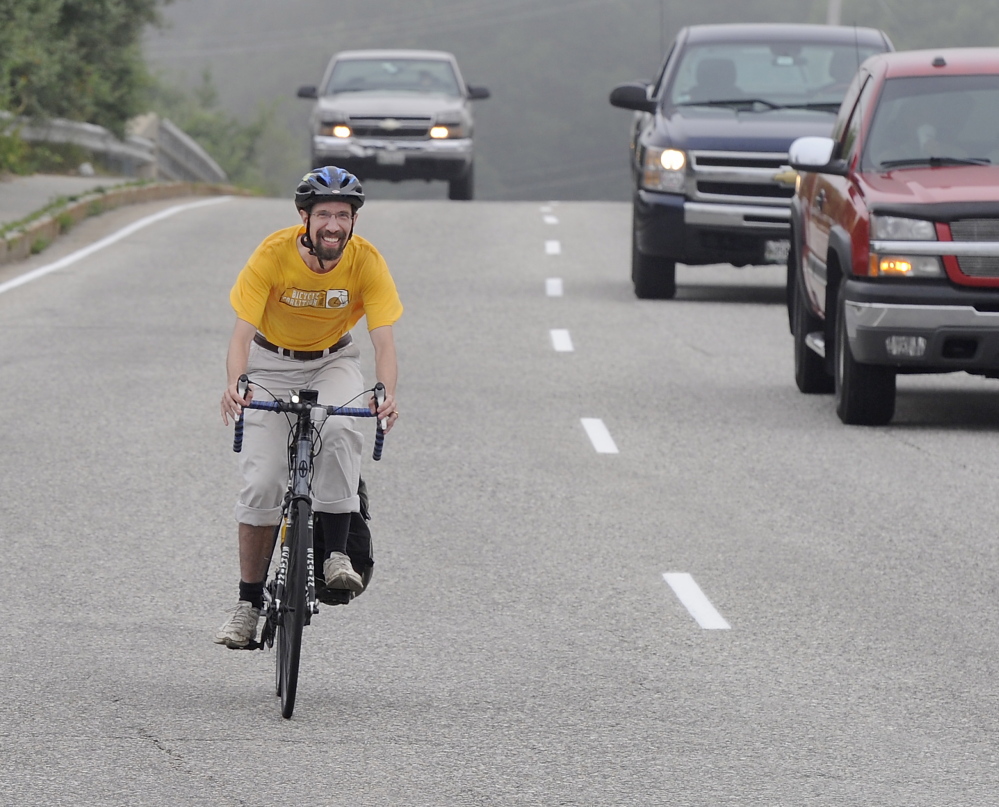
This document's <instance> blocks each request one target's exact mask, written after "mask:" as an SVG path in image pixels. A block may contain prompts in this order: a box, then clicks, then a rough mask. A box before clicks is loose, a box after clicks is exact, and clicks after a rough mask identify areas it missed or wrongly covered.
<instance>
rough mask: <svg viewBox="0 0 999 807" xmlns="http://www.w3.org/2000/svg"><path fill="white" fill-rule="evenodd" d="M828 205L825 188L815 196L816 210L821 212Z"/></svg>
mask: <svg viewBox="0 0 999 807" xmlns="http://www.w3.org/2000/svg"><path fill="white" fill-rule="evenodd" d="M825 203H826V189H825V188H823V189H822V190H820V191H819V192H818V193H817V194H815V209H816V210H819V211H821V210H822V208H823V206H824V205H825Z"/></svg>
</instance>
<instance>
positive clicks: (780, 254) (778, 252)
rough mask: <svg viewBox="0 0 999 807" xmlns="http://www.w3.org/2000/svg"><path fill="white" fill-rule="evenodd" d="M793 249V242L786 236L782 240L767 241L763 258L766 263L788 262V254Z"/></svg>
mask: <svg viewBox="0 0 999 807" xmlns="http://www.w3.org/2000/svg"><path fill="white" fill-rule="evenodd" d="M790 251H791V242H790V241H789V240H788V239H786V238H784V239H781V240H780V241H767V242H766V243H765V244H764V245H763V260H764V261H765V262H766V263H787V254H788V253H789V252H790Z"/></svg>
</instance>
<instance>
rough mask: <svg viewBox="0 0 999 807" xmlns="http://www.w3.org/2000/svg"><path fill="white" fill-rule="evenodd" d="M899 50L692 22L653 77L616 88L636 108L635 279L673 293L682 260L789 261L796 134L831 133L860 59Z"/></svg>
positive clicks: (823, 34)
mask: <svg viewBox="0 0 999 807" xmlns="http://www.w3.org/2000/svg"><path fill="white" fill-rule="evenodd" d="M889 50H893V47H892V43H891V41H890V40H889V39H888V37H887V36H886V35H885V34H884V33H883V32H882V31H878V30H875V29H872V28H849V27H840V26H827V25H778V24H773V25H769V24H749V25H695V26H690V27H688V28H684V29H683V30H681V31H680V33H679V34H678V35H677V38H676V40H675V41H674V42H673V45H672V47H671V48H670V50H669V51H668V52H667V55H666V59H665V61H664V62H663V65H662V67H661V69H660V71H659V75H658V77H657V78H656V80H655V81H654V82H652V83H651V84H648V83H645V82H631V83H628V84H622V85H620V86H618V87H616V88H615V89H614V90H613V91H612V92H611V95H610V102H611V104H613V105H614V106H616V107H622V108H624V109H631V110H634V111H635V113H636V114H635V116H634V120H633V123H632V136H631V168H632V176H633V180H634V207H633V212H634V215H633V219H632V261H631V279H632V282H633V283H634V286H635V294H636V296H638V297H640V298H651V299H668V298H671V297H673V296H674V295H675V294H676V264H677V262H679V263H684V264H693V265H703V264H712V263H730V264H733V265H735V266H746V265H753V264H763V263H781V264H783V263H786V262H787V254H788V247H789V243H790V242H789V240H788V239H789V235H790V227H789V221H790V201H791V197H792V196H793V195H794V185H795V177H796V175H795V172H794V171H792V170H791V169H790V167H789V166H788V157H787V153H788V148H789V147H790V145H791V142H792V141H793V140H795V139H796V138H798V137H802V136H806V135H817V136H828V135H829V133H830V132H831V130H832V126H833V121H834V120H835V118H836V112H837V111H838V110H839V106H840V102H841V101H842V100H843V95H844V93H845V92H846V88H847V86H848V85H849V84H850V80H851V79H852V78H853V75H854V73H856V70H857V67H858V66H859V65H860V63H861V62H863V61H864V59H866V58H867V57H868V56H871V55H873V54H875V53H882V52H884V51H889Z"/></svg>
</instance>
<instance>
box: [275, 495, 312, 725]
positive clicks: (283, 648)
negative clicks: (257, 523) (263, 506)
mask: <svg viewBox="0 0 999 807" xmlns="http://www.w3.org/2000/svg"><path fill="white" fill-rule="evenodd" d="M311 522H312V512H311V510H310V509H309V506H308V504H306V503H305V502H295V503H294V505H292V511H291V519H290V523H289V524H288V533H287V534H286V536H285V540H286V541H288V542H290V543H289V552H288V576H287V578H286V580H285V585H284V600H283V602H282V603H281V613H280V615H279V622H278V627H277V637H276V644H277V654H276V664H277V690H278V694H279V695H280V696H281V715H282V716H283V717H285V718H289V717H291V714H292V712H294V711H295V696H296V694H297V692H298V667H299V661H300V659H301V656H302V629H303V628H304V627H305V620H306V614H305V610H306V608H307V607H308V597H307V596H306V595H307V592H308V569H307V563H306V556H307V553H308V547H309V542H310V538H311V536H310V534H309V527H310V525H311Z"/></svg>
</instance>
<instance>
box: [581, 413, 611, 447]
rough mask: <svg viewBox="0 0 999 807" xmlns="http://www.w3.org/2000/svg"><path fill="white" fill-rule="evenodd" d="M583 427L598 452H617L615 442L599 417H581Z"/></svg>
mask: <svg viewBox="0 0 999 807" xmlns="http://www.w3.org/2000/svg"><path fill="white" fill-rule="evenodd" d="M581 420H582V423H583V428H584V429H586V434H587V436H589V438H590V442H591V443H593V447H594V448H595V449H596V450H597V453H598V454H617V453H618V450H617V444H615V442H614V438H613V437H611V436H610V432H609V431H607V427H606V426H605V425H604V422H603V421H602V420H601V419H600V418H581Z"/></svg>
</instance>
